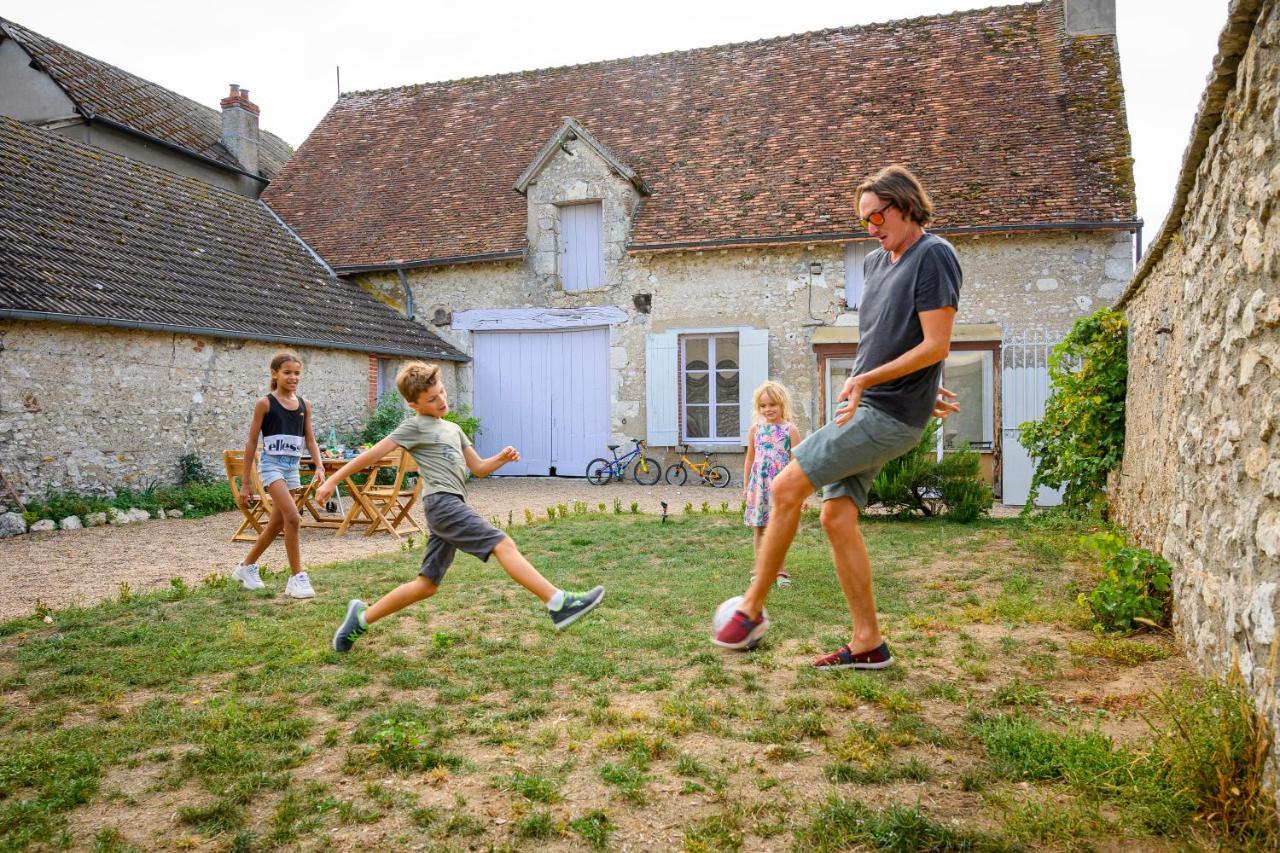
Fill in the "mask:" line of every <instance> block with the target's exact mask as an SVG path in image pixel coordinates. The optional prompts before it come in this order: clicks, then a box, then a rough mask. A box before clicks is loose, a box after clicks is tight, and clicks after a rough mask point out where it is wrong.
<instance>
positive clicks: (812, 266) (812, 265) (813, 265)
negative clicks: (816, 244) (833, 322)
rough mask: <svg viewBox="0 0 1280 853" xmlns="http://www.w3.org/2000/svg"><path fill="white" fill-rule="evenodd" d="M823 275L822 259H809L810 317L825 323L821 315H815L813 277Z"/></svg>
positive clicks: (819, 322) (812, 319) (816, 321)
mask: <svg viewBox="0 0 1280 853" xmlns="http://www.w3.org/2000/svg"><path fill="white" fill-rule="evenodd" d="M815 275H822V261H809V319H810V320H811V321H813V322H815V323H818V324H821V323H823V322H824V321H823V319H822V318H821V317H815V316H813V277H814V276H815Z"/></svg>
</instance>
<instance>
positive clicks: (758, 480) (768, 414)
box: [742, 379, 800, 586]
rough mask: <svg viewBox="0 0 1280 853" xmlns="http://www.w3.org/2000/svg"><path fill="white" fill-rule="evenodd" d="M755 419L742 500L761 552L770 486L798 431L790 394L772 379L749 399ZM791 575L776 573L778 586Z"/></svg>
mask: <svg viewBox="0 0 1280 853" xmlns="http://www.w3.org/2000/svg"><path fill="white" fill-rule="evenodd" d="M751 402H752V404H753V406H754V408H755V415H756V420H755V423H753V424H752V425H751V431H750V432H749V433H748V434H747V459H746V465H745V467H744V469H743V472H742V482H743V497H744V498H745V499H746V503H747V511H746V513H744V517H743V521H744V522H745V523H746V525H747V527H750V528H753V530H754V539H753V541H752V545H753V548H754V550H756V551H758V550H760V540H761V539H763V538H764V528H765V526H766V525H767V524H768V523H769V484H770V483H772V482H773V478H774V477H775V476H777V474H778V472H779V471H781V470H782V469H783V466H785V465H786V464H787V463H788V462H790V461H791V448H792V447H795V446H796V445H797V444H799V443H800V431H799V430H797V429H796V428H795V426H794V425H792V423H791V395H790V394H789V393H787V389H786V388H785V387H784V386H783V385H782V383H780V382H774V381H773V380H772V379H771V380H769V381H768V382H765V383H764V384H763V385H761V386H760V387H759V388H757V389H756V392H755V394H754V395H753V396H752V398H751ZM790 584H791V576H790V575H789V574H787V570H786V569H785V568H784V569H783V570H782V571H780V572H778V586H789V585H790Z"/></svg>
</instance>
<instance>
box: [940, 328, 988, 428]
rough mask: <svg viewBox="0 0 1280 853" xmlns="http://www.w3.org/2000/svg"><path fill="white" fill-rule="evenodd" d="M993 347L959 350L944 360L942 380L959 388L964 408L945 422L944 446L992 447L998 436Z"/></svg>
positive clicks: (957, 392)
mask: <svg viewBox="0 0 1280 853" xmlns="http://www.w3.org/2000/svg"><path fill="white" fill-rule="evenodd" d="M993 362H994V354H993V353H992V351H991V350H987V349H983V350H955V349H953V350H952V351H951V354H950V355H948V356H947V360H946V361H944V362H943V363H942V384H943V385H944V386H946V388H947V390H949V391H953V392H955V395H956V398H957V400H958V401H959V403H960V411H959V412H957V413H956V414H953V415H951V416H950V417H949V418H947V419H946V420H944V421H943V422H942V429H941V430H939V437H940V441H941V449H943V450H961V449H964V448H969V447H974V448H980V449H985V450H990V449H991V447H992V443H993V442H994V440H995V389H994V382H993V377H992V366H993Z"/></svg>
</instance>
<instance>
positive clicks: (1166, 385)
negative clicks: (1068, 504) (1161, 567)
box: [1112, 2, 1280, 772]
mask: <svg viewBox="0 0 1280 853" xmlns="http://www.w3.org/2000/svg"><path fill="white" fill-rule="evenodd" d="M1240 6H1241V4H1233V12H1235V11H1238V9H1239V7H1240ZM1255 7H1256V4H1255ZM1230 40H1231V28H1230V27H1229V28H1228V32H1227V33H1226V34H1225V35H1224V41H1223V42H1222V47H1223V50H1222V52H1221V53H1220V56H1219V62H1218V63H1217V67H1218V68H1222V67H1223V65H1224V64H1225V63H1224V58H1226V57H1230V55H1231V52H1232V50H1233V46H1232V45H1231V44H1230ZM1242 41H1243V43H1242V44H1240V45H1237V46H1235V47H1234V49H1235V50H1237V51H1239V50H1243V56H1242V57H1241V58H1240V63H1239V66H1238V69H1237V72H1236V78H1235V84H1234V88H1233V89H1231V90H1229V91H1228V93H1227V94H1226V98H1225V103H1224V105H1223V107H1222V112H1221V122H1220V124H1217V125H1216V129H1213V128H1209V127H1206V126H1205V121H1204V118H1205V111H1203V110H1202V115H1201V120H1200V121H1199V122H1198V123H1197V132H1201V129H1203V132H1204V133H1205V134H1207V133H1212V135H1211V136H1207V137H1206V138H1200V139H1197V138H1196V137H1194V136H1193V142H1192V145H1193V150H1194V149H1195V148H1197V147H1198V145H1199V144H1203V143H1207V147H1206V148H1205V149H1204V154H1203V156H1202V157H1201V158H1200V159H1199V160H1198V161H1193V162H1190V163H1189V166H1190V168H1191V169H1193V170H1194V173H1193V178H1194V183H1193V184H1191V185H1190V191H1189V192H1188V194H1187V197H1186V204H1185V214H1184V215H1182V216H1181V217H1180V220H1179V221H1177V222H1176V224H1175V225H1173V226H1167V227H1173V228H1175V229H1176V230H1174V231H1172V232H1171V233H1170V235H1169V236H1170V239H1169V240H1168V241H1167V243H1166V242H1164V241H1163V240H1158V241H1157V247H1158V248H1159V249H1161V250H1162V252H1163V253H1162V254H1160V255H1158V259H1156V260H1153V261H1152V262H1151V265H1150V268H1149V269H1146V270H1144V271H1143V272H1140V275H1139V279H1138V280H1137V282H1136V283H1135V287H1134V288H1133V290H1132V292H1131V293H1130V294H1128V295H1127V296H1126V304H1125V311H1126V313H1127V315H1128V317H1129V324H1130V341H1129V394H1128V401H1127V414H1126V435H1125V454H1124V461H1123V463H1122V465H1121V469H1120V472H1119V476H1118V477H1117V478H1116V479H1115V482H1114V489H1113V498H1112V501H1113V506H1114V507H1115V509H1116V513H1117V517H1118V519H1119V520H1120V522H1121V523H1122V524H1124V525H1125V526H1126V527H1127V528H1128V529H1129V530H1130V532H1131V533H1132V534H1133V536H1134V537H1136V538H1137V540H1138V541H1139V542H1140V543H1141V544H1142V545H1144V546H1145V547H1148V548H1151V549H1153V550H1156V551H1159V552H1161V553H1162V554H1163V555H1164V556H1165V558H1166V559H1168V560H1169V562H1170V563H1171V564H1172V566H1173V580H1174V585H1173V587H1174V588H1173V598H1174V625H1175V629H1176V630H1177V632H1178V634H1179V635H1180V638H1181V640H1182V642H1183V645H1184V647H1185V648H1186V651H1187V653H1188V654H1189V655H1190V656H1191V658H1192V659H1193V660H1194V661H1195V662H1196V663H1197V664H1199V666H1200V667H1201V669H1202V670H1203V671H1204V672H1206V673H1210V674H1216V675H1226V674H1227V673H1229V672H1230V670H1231V668H1232V666H1235V665H1238V666H1239V668H1240V673H1241V675H1242V676H1243V677H1244V679H1245V683H1246V684H1247V685H1248V686H1249V687H1250V689H1251V691H1252V693H1253V697H1254V700H1255V702H1256V704H1257V707H1258V709H1259V710H1260V711H1261V712H1262V713H1264V714H1265V715H1267V716H1268V717H1269V719H1270V721H1271V724H1272V728H1273V730H1278V731H1280V700H1278V697H1277V692H1276V684H1275V681H1276V669H1277V655H1278V654H1280V642H1278V641H1277V637H1276V621H1277V615H1278V614H1280V600H1278V599H1277V596H1276V592H1277V589H1278V588H1280V217H1275V216H1273V213H1274V210H1273V205H1274V204H1275V200H1276V198H1277V197H1280V149H1277V146H1276V140H1277V138H1278V137H1280V61H1278V60H1280V11H1278V10H1277V4H1276V3H1275V2H1266V3H1263V4H1262V12H1261V14H1260V17H1259V18H1258V20H1257V24H1256V27H1255V28H1254V29H1253V30H1252V39H1251V40H1250V39H1249V31H1248V30H1246V31H1245V34H1244V35H1243V37H1242ZM1246 45H1247V48H1246ZM1237 55H1238V54H1237ZM1220 79H1221V78H1220ZM1211 94H1212V84H1211V89H1210V92H1209V95H1211ZM1206 97H1207V98H1208V95H1207V96H1206ZM1206 103H1208V100H1206ZM1175 210H1177V208H1175ZM1164 236H1165V235H1162V237H1164ZM1144 273H1145V274H1144ZM1272 770H1273V772H1275V771H1276V770H1280V761H1277V759H1276V756H1275V752H1274V751H1273V757H1272Z"/></svg>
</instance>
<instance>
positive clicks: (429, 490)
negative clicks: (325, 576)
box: [316, 361, 604, 652]
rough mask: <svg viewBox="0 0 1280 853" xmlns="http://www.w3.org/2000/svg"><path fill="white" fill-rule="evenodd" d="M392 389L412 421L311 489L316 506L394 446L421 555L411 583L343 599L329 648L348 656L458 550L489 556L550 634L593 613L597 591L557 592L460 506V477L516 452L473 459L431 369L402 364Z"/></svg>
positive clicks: (481, 472)
mask: <svg viewBox="0 0 1280 853" xmlns="http://www.w3.org/2000/svg"><path fill="white" fill-rule="evenodd" d="M396 388H397V389H399V391H400V394H401V396H403V397H404V399H405V401H406V402H408V404H409V408H411V409H413V410H414V411H415V412H417V416H416V417H412V418H409V419H407V420H406V421H404V423H402V424H400V426H398V427H396V429H395V431H393V432H392V433H391V435H389V436H387V437H386V438H384V439H382V441H380V442H378V443H377V444H375V445H374V446H373V447H371V448H370V449H368V450H366V451H365V452H364V453H361V454H360V455H359V456H357V457H356V458H355V459H352V460H351V461H350V462H348V463H347V464H346V465H343V466H342V467H341V468H339V469H338V470H337V471H335V472H334V473H333V474H331V475H329V478H328V479H327V480H325V482H324V484H323V485H322V486H320V488H319V489H317V490H316V500H317V501H318V502H319V503H321V504H324V503H325V502H326V501H328V500H329V497H330V496H331V495H332V494H333V490H334V488H335V487H336V486H337V484H338V483H340V482H341V481H342V480H343V479H345V478H346V477H348V476H349V475H351V474H352V473H353V472H355V471H359V470H360V469H362V468H364V467H366V466H368V465H369V464H371V463H373V462H376V461H377V460H379V459H381V458H383V457H384V456H386V455H387V454H388V453H390V452H392V451H394V450H395V449H396V448H397V447H403V448H404V449H405V450H407V451H409V453H410V454H412V456H413V458H414V459H415V460H416V461H417V463H418V470H419V476H420V477H422V481H423V489H422V491H423V494H424V495H425V497H424V498H423V510H424V512H425V514H426V517H427V529H428V530H429V531H430V537H429V538H428V539H427V553H426V555H425V556H424V557H423V558H422V569H421V571H420V573H419V575H418V577H416V578H415V579H413V580H411V581H409V582H408V583H403V584H401V585H400V586H398V587H396V588H395V589H393V590H391V592H389V593H387V594H386V595H384V596H382V598H379V599H378V600H377V601H375V602H374V603H373V604H372V605H368V606H367V605H365V603H364V602H363V601H361V600H360V599H358V598H354V599H352V600H351V602H350V603H349V604H348V605H347V615H346V618H345V619H343V621H342V624H341V625H339V626H338V630H337V632H336V633H334V635H333V648H334V650H335V651H339V652H347V651H350V650H351V646H352V645H353V644H354V643H355V641H356V638H357V637H359V636H360V635H361V634H363V633H364V632H365V631H366V630H368V628H369V626H370V625H372V624H373V623H374V622H377V621H378V620H379V619H381V618H383V617H384V616H390V615H391V614H392V613H395V612H396V611H397V610H403V609H404V608H406V607H408V606H409V605H410V604H413V603H414V602H416V601H421V600H422V599H424V598H430V597H431V596H433V595H435V594H436V590H437V589H439V588H440V581H441V580H442V579H443V578H444V573H445V571H447V570H448V568H449V565H450V564H451V563H452V562H453V558H454V555H456V554H457V552H458V551H459V550H461V551H465V552H466V553H468V554H471V555H472V556H474V557H479V558H480V559H481V560H485V561H487V560H488V559H489V555H490V554H493V555H494V556H495V557H497V558H498V563H499V564H500V565H501V566H502V568H504V569H506V571H507V574H509V575H511V577H512V579H513V580H515V581H516V583H518V584H520V585H521V586H523V587H524V588H525V589H527V590H529V591H530V592H532V593H533V594H534V595H536V596H538V598H540V599H542V602H543V603H544V604H545V605H546V606H547V613H548V614H549V615H550V616H551V621H552V622H553V623H554V624H555V626H556V630H557V631H559V630H562V629H564V628H567V627H568V626H570V625H572V624H573V623H574V622H576V621H577V620H578V618H579V617H580V616H582V615H583V614H584V613H586V612H588V611H589V610H592V609H593V608H595V606H596V605H598V604H599V603H600V602H601V601H602V600H603V599H604V587H602V586H597V587H596V588H594V589H592V590H591V591H590V592H585V593H576V592H565V591H564V590H562V589H557V588H556V587H555V586H553V585H552V584H551V583H550V582H549V581H548V580H547V579H546V578H544V577H543V576H542V575H541V574H539V573H538V570H537V569H535V568H534V567H533V565H532V564H531V563H530V562H529V561H528V560H526V559H525V557H524V555H523V554H521V553H520V549H518V548H517V547H516V543H515V542H513V541H511V537H510V536H508V535H506V534H505V533H503V532H502V531H501V530H498V529H497V528H496V527H494V526H493V525H491V524H489V522H487V521H485V520H484V519H483V518H481V517H480V514H479V513H477V512H476V511H475V510H474V509H472V508H471V507H470V506H468V505H467V486H466V483H467V472H468V471H470V472H471V474H472V475H474V476H476V477H487V476H489V475H490V474H492V473H493V472H494V471H496V470H498V469H499V468H501V467H502V466H503V465H506V464H507V463H508V462H516V461H518V460H519V459H520V454H519V453H518V452H516V449H515V448H514V447H504V448H503V449H502V451H501V452H499V453H497V454H495V455H493V456H490V457H489V458H488V459H481V458H480V455H479V454H478V453H476V452H475V450H474V449H473V448H472V446H471V442H470V441H469V440H468V439H467V435H466V433H464V432H463V431H462V428H461V427H459V426H458V425H457V424H455V423H451V422H450V421H446V420H444V416H445V414H446V413H447V412H448V411H449V399H448V395H447V393H446V391H445V387H444V384H443V383H442V382H441V381H440V367H439V366H438V365H435V364H426V363H424V362H421V361H413V362H409V363H408V364H406V365H405V366H404V367H402V368H401V369H400V372H399V373H398V374H397V375H396Z"/></svg>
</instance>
